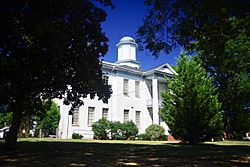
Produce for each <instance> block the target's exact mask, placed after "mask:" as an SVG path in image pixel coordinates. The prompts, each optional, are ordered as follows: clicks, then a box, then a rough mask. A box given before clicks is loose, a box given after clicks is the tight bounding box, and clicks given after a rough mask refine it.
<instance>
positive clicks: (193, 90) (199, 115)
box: [161, 53, 223, 143]
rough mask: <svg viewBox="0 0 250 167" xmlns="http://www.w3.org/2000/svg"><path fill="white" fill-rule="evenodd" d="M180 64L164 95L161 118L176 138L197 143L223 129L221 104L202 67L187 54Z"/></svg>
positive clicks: (181, 58)
mask: <svg viewBox="0 0 250 167" xmlns="http://www.w3.org/2000/svg"><path fill="white" fill-rule="evenodd" d="M177 62H178V64H177V66H176V68H175V69H176V72H177V74H176V75H174V76H173V78H171V79H168V83H169V89H168V91H167V92H165V93H163V94H162V97H163V100H164V102H163V109H162V110H161V117H162V118H163V120H165V122H166V123H167V125H168V126H169V128H170V134H172V135H173V136H174V138H176V139H180V140H181V141H183V142H186V143H197V142H199V141H202V140H204V137H206V136H212V135H213V134H214V133H216V132H220V131H221V130H222V129H223V122H222V112H221V103H219V101H218V94H217V90H216V88H215V86H214V85H213V84H212V82H213V78H212V77H209V76H208V74H207V72H206V71H205V69H204V68H202V66H201V65H200V64H199V63H197V62H196V61H194V60H193V59H192V58H191V56H186V55H185V54H184V53H182V55H181V57H180V59H178V60H177Z"/></svg>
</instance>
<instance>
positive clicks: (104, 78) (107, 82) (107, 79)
mask: <svg viewBox="0 0 250 167" xmlns="http://www.w3.org/2000/svg"><path fill="white" fill-rule="evenodd" d="M102 80H103V83H104V85H108V84H109V77H108V76H106V75H104V76H103V77H102Z"/></svg>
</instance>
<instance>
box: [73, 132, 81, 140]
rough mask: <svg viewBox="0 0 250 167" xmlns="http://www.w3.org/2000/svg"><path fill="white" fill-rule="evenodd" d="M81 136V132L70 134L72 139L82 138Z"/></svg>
mask: <svg viewBox="0 0 250 167" xmlns="http://www.w3.org/2000/svg"><path fill="white" fill-rule="evenodd" d="M82 138H83V136H82V135H81V134H78V133H73V134H72V139H82Z"/></svg>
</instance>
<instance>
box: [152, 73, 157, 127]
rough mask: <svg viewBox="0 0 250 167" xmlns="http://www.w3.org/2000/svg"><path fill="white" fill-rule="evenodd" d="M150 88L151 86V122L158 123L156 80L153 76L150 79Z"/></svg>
mask: <svg viewBox="0 0 250 167" xmlns="http://www.w3.org/2000/svg"><path fill="white" fill-rule="evenodd" d="M152 88H153V124H158V125H159V102H158V101H159V100H158V81H157V79H156V77H155V76H154V77H153V79H152Z"/></svg>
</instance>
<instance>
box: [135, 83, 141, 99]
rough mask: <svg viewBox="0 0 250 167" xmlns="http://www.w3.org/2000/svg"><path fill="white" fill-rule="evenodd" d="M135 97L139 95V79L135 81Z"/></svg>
mask: <svg viewBox="0 0 250 167" xmlns="http://www.w3.org/2000/svg"><path fill="white" fill-rule="evenodd" d="M135 97H138V98H139V97H140V81H135Z"/></svg>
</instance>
